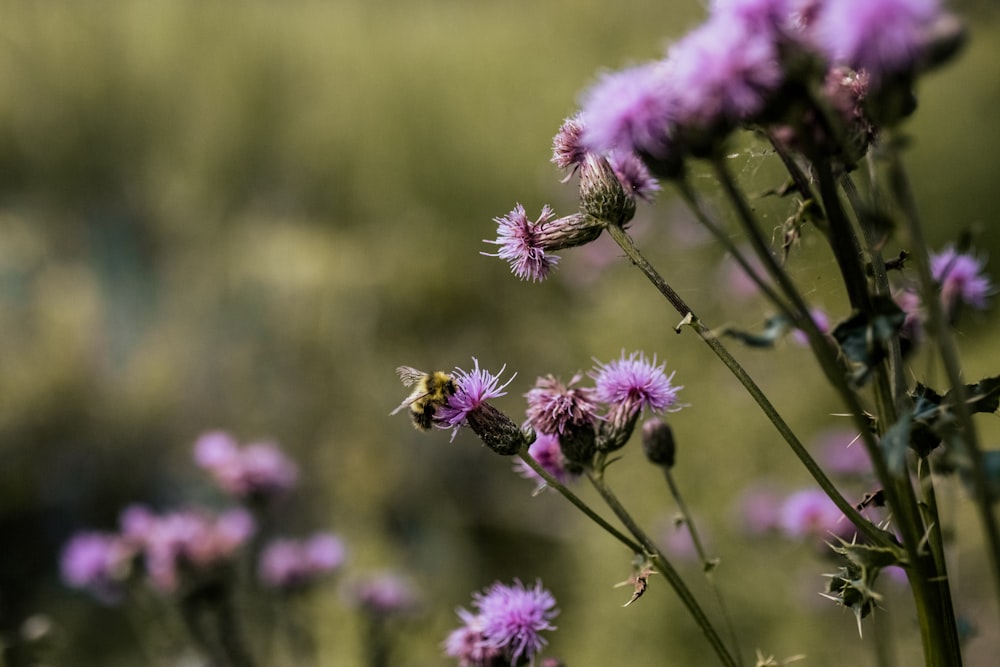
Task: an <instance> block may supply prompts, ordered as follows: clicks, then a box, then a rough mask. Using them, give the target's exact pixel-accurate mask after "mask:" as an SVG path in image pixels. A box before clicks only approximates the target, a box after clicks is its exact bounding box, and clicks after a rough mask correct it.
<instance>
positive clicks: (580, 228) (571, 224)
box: [535, 213, 606, 252]
mask: <svg viewBox="0 0 1000 667" xmlns="http://www.w3.org/2000/svg"><path fill="white" fill-rule="evenodd" d="M605 226H606V223H605V222H604V221H603V220H599V219H597V218H594V217H592V216H589V215H587V214H586V213H574V214H573V215H567V216H565V217H563V218H557V219H556V220H550V221H549V222H546V223H545V224H542V225H538V226H536V228H535V240H536V242H537V243H538V245H539V246H541V247H542V248H543V249H544V250H545V251H546V252H555V251H556V250H562V249H563V248H575V247H577V246H581V245H585V244H587V243H590V242H591V241H593V240H595V239H596V238H597V237H598V236H600V235H601V232H602V231H604V227H605Z"/></svg>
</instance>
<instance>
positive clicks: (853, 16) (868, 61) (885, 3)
mask: <svg viewBox="0 0 1000 667" xmlns="http://www.w3.org/2000/svg"><path fill="white" fill-rule="evenodd" d="M944 16H946V14H945V12H944V10H943V9H942V8H941V5H940V3H939V2H938V0H837V1H836V2H823V3H821V6H820V9H819V11H818V12H817V14H816V16H815V20H814V22H813V24H812V26H811V29H812V35H813V39H814V41H815V43H816V46H817V47H818V48H819V50H820V51H821V52H822V53H823V55H824V56H826V57H827V58H828V59H829V60H830V62H831V64H835V65H837V64H842V65H848V66H849V67H852V68H854V69H857V70H865V71H866V72H867V73H868V75H869V76H870V77H871V79H872V83H873V84H877V83H879V82H881V81H882V80H883V79H885V78H887V77H891V76H893V75H895V74H898V73H903V72H907V71H912V70H913V69H914V68H916V67H917V66H918V65H919V62H920V61H921V60H922V59H923V58H924V57H925V56H926V52H927V50H928V49H929V48H930V47H931V41H930V40H931V38H932V36H933V35H932V34H931V33H932V32H933V29H934V26H935V24H936V23H937V22H938V21H939V20H941V19H942V18H943V17H944Z"/></svg>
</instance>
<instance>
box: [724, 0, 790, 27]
mask: <svg viewBox="0 0 1000 667" xmlns="http://www.w3.org/2000/svg"><path fill="white" fill-rule="evenodd" d="M793 4H795V3H794V2H793V0H712V3H711V5H710V6H709V11H710V12H711V14H712V16H713V17H718V16H723V17H726V18H729V19H730V20H737V21H742V22H744V23H746V24H747V25H750V26H753V27H758V28H762V29H772V30H773V29H775V28H778V27H781V26H784V25H785V24H786V23H788V22H789V21H790V20H791V18H792V16H793V12H792V8H793ZM799 4H801V3H799Z"/></svg>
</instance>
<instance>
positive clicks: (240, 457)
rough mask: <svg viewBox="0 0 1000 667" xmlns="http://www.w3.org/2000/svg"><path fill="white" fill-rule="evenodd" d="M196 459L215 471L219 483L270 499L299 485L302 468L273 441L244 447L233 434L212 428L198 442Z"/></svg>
mask: <svg viewBox="0 0 1000 667" xmlns="http://www.w3.org/2000/svg"><path fill="white" fill-rule="evenodd" d="M194 459H195V462H196V463H197V464H198V465H199V466H200V467H202V468H204V469H205V470H207V471H209V472H210V473H211V474H212V477H213V478H214V479H215V481H216V483H217V484H218V485H219V487H220V488H221V489H222V490H224V491H226V492H227V493H230V494H232V495H233V496H235V497H237V498H240V499H250V498H253V499H260V500H267V499H269V498H274V497H276V496H280V495H282V494H284V493H287V492H288V491H290V490H291V489H292V488H294V487H295V483H296V482H297V481H298V477H299V470H298V467H297V466H296V465H295V463H294V462H293V461H291V460H290V459H289V458H288V457H287V456H285V454H284V453H283V452H282V451H281V449H279V448H278V446H277V445H275V444H273V443H252V444H248V445H246V446H245V447H242V448H240V446H239V443H238V442H237V441H236V439H235V438H233V437H232V436H231V435H230V434H228V433H225V432H223V431H210V432H208V433H205V434H203V435H202V436H201V437H199V438H198V441H197V442H196V443H195V446H194Z"/></svg>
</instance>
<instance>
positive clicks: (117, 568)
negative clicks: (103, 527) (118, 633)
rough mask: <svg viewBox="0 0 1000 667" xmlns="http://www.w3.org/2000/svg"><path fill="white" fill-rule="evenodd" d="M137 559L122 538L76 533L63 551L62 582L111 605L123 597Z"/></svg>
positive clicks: (60, 562)
mask: <svg viewBox="0 0 1000 667" xmlns="http://www.w3.org/2000/svg"><path fill="white" fill-rule="evenodd" d="M134 555H135V550H134V549H133V548H132V547H131V546H130V545H129V544H128V543H127V542H126V541H125V540H124V539H123V538H122V537H121V536H119V535H115V534H113V533H102V532H82V533H77V534H75V535H73V536H72V537H71V538H70V540H69V541H68V542H67V543H66V545H65V546H64V547H63V550H62V556H61V558H60V561H59V566H60V571H61V573H62V579H63V582H64V583H65V584H66V585H67V586H71V587H73V588H79V589H83V590H86V591H88V592H89V593H91V594H92V595H93V596H94V597H96V598H97V599H98V600H100V601H101V602H104V603H106V604H112V603H114V602H117V601H118V599H119V598H120V597H121V594H122V587H123V584H124V582H125V580H126V579H127V578H128V575H129V572H130V570H131V563H132V557H133V556H134Z"/></svg>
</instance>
